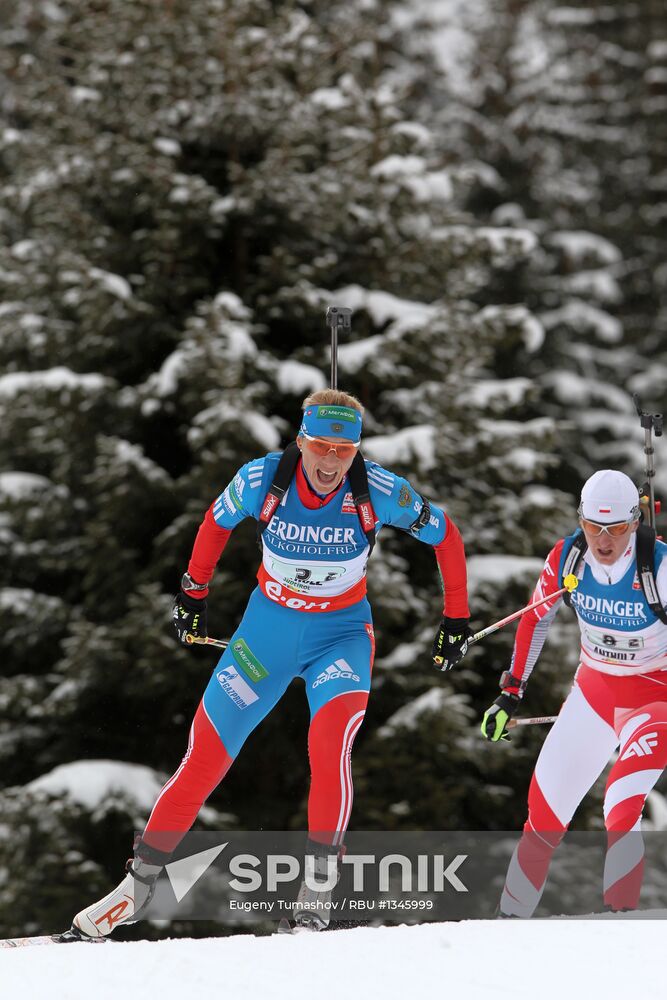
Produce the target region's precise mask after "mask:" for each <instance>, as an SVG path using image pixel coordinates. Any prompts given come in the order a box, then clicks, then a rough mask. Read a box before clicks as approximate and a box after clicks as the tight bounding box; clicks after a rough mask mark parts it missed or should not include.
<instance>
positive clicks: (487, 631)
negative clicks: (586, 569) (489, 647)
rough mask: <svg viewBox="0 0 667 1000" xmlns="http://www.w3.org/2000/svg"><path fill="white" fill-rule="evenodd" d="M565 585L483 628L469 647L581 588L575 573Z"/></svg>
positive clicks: (471, 640) (570, 574)
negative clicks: (542, 606)
mask: <svg viewBox="0 0 667 1000" xmlns="http://www.w3.org/2000/svg"><path fill="white" fill-rule="evenodd" d="M563 584H564V586H562V587H561V589H560V590H556V591H554V593H553V594H549V595H548V596H547V597H541V598H540V599H539V601H533V603H532V604H527V605H526V607H525V608H521V609H520V610H519V611H515V612H514V613H513V614H511V615H508V616H507V618H501V620H500V621H499V622H495V623H494V624H493V625H489V627H488V628H483V629H482V631H481V632H475V634H474V635H472V636H471V637H470V638H469V639H468V645H470V644H471V643H473V642H479V640H480V639H486V637H487V635H491V633H492V632H496V631H497V630H498V629H499V628H502V627H503V625H509V623H510V622H513V621H514V620H515V619H516V618H520V617H521V615H525V614H527V613H528V612H529V611H532V610H533V609H534V608H539V606H540V605H541V604H546V603H547V601H553V599H554V598H555V597H560V596H561V595H562V594H568V593H569V594H571V593H572V591H573V590H576V588H577V587H578V586H579V580H578V579H577V577H576V576H575V575H574V573H568V575H567V576H566V577H565V579H564V580H563Z"/></svg>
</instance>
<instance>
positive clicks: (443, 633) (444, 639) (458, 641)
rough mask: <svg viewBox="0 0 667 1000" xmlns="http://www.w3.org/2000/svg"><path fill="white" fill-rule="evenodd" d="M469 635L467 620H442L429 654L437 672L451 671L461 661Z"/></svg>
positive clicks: (466, 647)
mask: <svg viewBox="0 0 667 1000" xmlns="http://www.w3.org/2000/svg"><path fill="white" fill-rule="evenodd" d="M471 635H472V632H471V631H470V627H469V625H468V619H467V618H443V619H442V621H441V622H440V628H439V629H438V634H437V635H436V637H435V639H434V640H433V652H432V654H431V655H432V656H433V660H434V662H435V665H436V667H437V668H438V670H451V668H452V667H453V666H455V664H457V663H458V662H459V660H462V659H463V657H464V656H465V655H466V650H467V649H468V639H469V638H470V636H471Z"/></svg>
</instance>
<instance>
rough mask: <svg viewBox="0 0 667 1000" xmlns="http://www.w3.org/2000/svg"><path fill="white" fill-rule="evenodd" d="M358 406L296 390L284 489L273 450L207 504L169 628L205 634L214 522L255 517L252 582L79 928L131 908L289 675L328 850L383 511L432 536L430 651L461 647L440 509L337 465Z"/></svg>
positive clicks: (356, 718)
mask: <svg viewBox="0 0 667 1000" xmlns="http://www.w3.org/2000/svg"><path fill="white" fill-rule="evenodd" d="M362 416H363V407H362V405H361V403H359V401H358V400H357V399H355V398H354V397H353V396H350V395H348V394H347V393H344V392H340V391H338V390H333V389H327V390H323V391H321V392H317V393H314V394H312V395H311V396H309V397H308V398H307V399H306V400H305V402H304V413H303V420H302V424H301V427H300V430H299V434H298V437H297V445H298V448H299V452H300V454H299V453H297V452H296V450H295V452H294V462H295V463H296V464H295V466H294V469H293V474H292V475H291V479H290V481H289V483H286V484H285V486H286V488H285V490H284V492H283V491H281V489H273V487H274V486H276V484H277V479H276V476H278V475H279V473H278V467H279V462H280V459H281V456H280V454H268V455H266V456H264V457H263V458H258V459H255V460H253V461H251V462H248V463H247V464H246V465H244V466H243V467H242V468H241V469H240V470H239V471H238V473H237V474H236V475H235V476H234V479H233V480H232V482H231V483H229V485H228V486H227V487H226V489H225V490H224V491H223V492H222V493H221V494H220V496H219V497H218V498H217V499H216V500H215V501H214V503H213V504H212V505H211V507H210V508H209V510H208V511H207V513H206V516H205V518H204V521H203V523H202V524H201V526H200V528H199V532H198V534H197V538H196V540H195V544H194V548H193V552H192V557H191V559H190V563H189V565H188V571H187V573H186V574H185V575H184V577H183V580H182V582H181V588H182V589H181V592H180V594H179V595H178V596H177V598H176V600H175V602H174V624H175V626H176V629H177V631H178V635H179V639H180V640H181V641H182V642H184V641H185V639H186V636H187V635H188V633H190V634H192V635H196V636H205V635H206V595H207V593H208V584H209V581H210V579H211V577H212V576H213V572H214V569H215V566H216V564H217V562H218V559H219V558H220V555H221V554H222V551H223V549H224V547H225V545H226V543H227V539H228V538H229V535H230V534H231V532H232V531H233V529H234V528H235V527H236V526H237V525H238V524H240V523H241V521H243V520H244V519H245V518H247V517H253V518H255V519H256V520H258V523H259V524H260V526H261V528H262V529H263V530H262V533H261V543H262V563H261V565H260V568H259V571H258V574H257V579H258V586H257V587H256V589H255V590H254V591H253V593H252V595H251V597H250V601H249V603H248V606H247V609H246V612H245V614H244V615H243V619H242V620H241V623H240V625H239V627H238V629H237V630H236V632H235V633H234V635H233V636H232V638H231V641H230V643H229V646H228V648H227V649H226V651H225V653H224V655H223V656H222V657H221V659H220V662H219V663H218V665H217V667H216V668H215V670H214V672H213V676H212V677H211V680H210V682H209V684H208V687H207V688H206V690H205V692H204V697H203V699H202V701H201V703H200V705H199V708H198V709H197V712H196V715H195V718H194V721H193V723H192V727H191V729H190V739H189V743H188V748H187V751H186V753H185V756H184V757H183V760H182V762H181V765H180V767H179V768H178V770H177V771H176V773H175V774H174V775H173V777H172V778H170V780H169V781H168V782H167V783H166V785H165V786H164V788H163V789H162V791H161V793H160V795H159V797H158V800H157V802H156V803H155V807H154V809H153V811H152V813H151V816H150V818H149V820H148V823H147V825H146V828H145V830H144V832H143V835H142V837H141V838H140V840H139V841H138V842H137V844H136V845H135V857H134V859H133V861H132V863H131V864H129V863H128V874H127V876H126V878H125V879H124V880H123V882H121V884H120V885H119V886H118V888H117V889H115V890H113V892H111V893H110V894H109V895H108V896H106V897H105V898H104V899H103V900H100V901H99V902H97V903H94V904H93V905H92V906H89V907H87V908H86V909H84V910H82V911H81V912H80V913H79V914H77V916H76V917H75V921H74V927H75V928H77V929H78V930H79V931H81V932H83V933H84V934H86V935H89V936H94V937H99V936H101V935H105V934H108V933H110V932H111V931H112V930H113V928H114V927H115V926H116V925H117V924H121V923H127V922H129V921H130V920H132V919H133V918H135V913H136V911H137V910H138V909H139V908H140V907H141V905H143V904H144V903H145V902H146V898H147V896H148V894H149V892H150V888H151V885H152V883H153V882H154V881H155V878H156V877H157V874H158V873H159V871H160V869H161V867H162V865H164V864H165V863H166V861H167V860H168V857H169V855H170V852H172V851H173V850H174V848H175V847H176V845H177V844H178V842H179V841H180V839H181V838H182V837H183V836H184V834H185V833H186V831H187V830H189V829H190V827H191V825H192V823H193V822H194V820H195V818H196V816H197V813H198V812H199V809H200V808H201V806H202V804H203V803H204V802H205V800H206V799H207V797H208V796H209V795H210V794H211V792H212V791H213V790H214V788H215V787H216V786H217V785H218V783H219V782H220V781H221V780H222V778H223V777H224V775H225V774H226V773H227V771H228V770H229V768H230V766H231V764H232V762H233V760H234V758H235V757H236V755H237V754H238V753H239V751H240V749H241V747H242V746H243V743H244V741H245V740H246V738H247V737H248V735H249V734H250V733H251V732H252V730H253V729H254V728H255V726H257V725H258V723H259V722H261V721H262V719H263V718H264V717H265V716H266V715H267V713H268V712H270V711H271V709H272V708H273V706H274V705H275V704H276V703H277V701H278V700H279V699H280V698H281V696H282V695H283V693H284V692H285V690H286V688H287V686H288V685H289V683H290V681H292V679H293V678H295V677H301V678H302V679H303V681H304V683H305V686H306V693H307V697H308V703H309V707H310V716H311V721H310V728H309V733H308V752H309V757H310V769H311V784H310V793H309V799H308V829H309V843H310V845H311V849H313V850H315V851H316V852H317V850H318V849H319V850H320V852H321V853H322V854H323V855H325V854H326V853H327V852H329V851H331V850H334V851H339V850H340V847H341V844H342V838H343V835H344V833H345V830H346V828H347V824H348V821H349V819H350V812H351V809H352V776H351V752H352V745H353V743H354V738H355V736H356V734H357V732H358V731H359V728H360V727H361V724H362V722H363V719H364V712H365V710H366V704H367V702H368V695H369V690H370V682H371V668H372V664H373V653H374V637H373V625H372V618H371V609H370V606H369V604H368V601H367V599H366V563H367V560H368V556H369V554H370V549H371V547H372V542H373V540H374V534H375V531H376V530H378V529H379V527H381V526H382V525H383V524H391V525H394V526H395V527H397V528H403V529H405V530H406V531H408V532H410V533H411V534H413V535H414V536H415V537H416V538H417V539H419V540H420V541H422V542H425V543H427V544H429V545H432V546H433V548H434V550H435V555H436V559H437V563H438V567H439V570H440V573H441V576H442V581H443V587H444V599H445V614H446V617H443V619H442V622H441V625H440V628H439V630H438V634H437V636H436V639H435V642H434V646H433V656H434V659H436V658H437V660H436V662H437V665H438V666H440V667H441V669H448V668H449V667H451V666H453V665H454V664H455V663H457V662H458V661H459V660H460V659H461V658H462V656H463V655H464V654H465V651H466V648H467V639H468V636H469V635H470V630H469V628H468V618H469V610H468V599H467V585H466V566H465V554H464V549H463V542H462V540H461V536H460V534H459V532H458V530H457V528H456V526H455V524H454V523H453V522H452V521H451V520H450V518H448V517H447V515H446V514H445V513H444V512H443V511H442V510H441V509H440V508H438V507H437V506H435V505H433V504H429V502H428V501H425V500H423V499H422V498H421V497H420V495H419V494H418V493H417V492H416V491H415V490H414V489H413V487H412V486H411V485H410V484H409V483H408V482H407V481H406V480H405V479H402V478H401V477H399V476H396V475H394V474H393V473H391V472H388V471H387V470H386V469H383V468H382V467H381V466H379V465H376V464H375V463H374V462H365V463H363V462H361V461H359V462H357V463H355V466H354V468H355V469H356V468H358V467H359V466H360V465H361V467H362V470H363V468H364V467H365V473H364V472H363V471H362V473H361V475H362V478H363V480H364V481H363V483H362V486H363V487H366V489H367V493H366V495H365V497H363V496H362V497H361V498H360V497H359V496H357V495H356V493H355V484H354V483H353V482H352V480H353V479H354V480H356V474H353V473H354V469H352V466H353V462H354V459H355V456H356V454H357V451H358V448H359V445H360V441H361V427H362ZM297 459H298V460H297ZM366 479H367V485H366V481H365V480H366ZM357 485H358V484H357ZM361 492H362V493H363V489H362V490H361ZM304 891H305V889H304ZM295 916H296V917H297V919H298V918H299V913H298V912H297V913H296V914H295ZM304 922H305V921H304ZM311 923H312V921H311ZM316 923H317V922H316ZM322 923H326V920H321V921H319V924H320V925H321V924H322Z"/></svg>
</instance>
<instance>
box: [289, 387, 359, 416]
mask: <svg viewBox="0 0 667 1000" xmlns="http://www.w3.org/2000/svg"><path fill="white" fill-rule="evenodd" d="M308 406H349V407H350V409H352V410H358V411H359V413H360V414H361V415H362V417H363V415H364V406H363V403H360V402H359V400H358V399H357V397H356V396H351V395H350V393H349V392H343V391H342V390H341V389H319V390H318V391H317V392H311V393H310V395H309V396H306V398H305V399H304V401H303V403H302V404H301V407H302V409H304V410H305V409H306V408H307V407H308Z"/></svg>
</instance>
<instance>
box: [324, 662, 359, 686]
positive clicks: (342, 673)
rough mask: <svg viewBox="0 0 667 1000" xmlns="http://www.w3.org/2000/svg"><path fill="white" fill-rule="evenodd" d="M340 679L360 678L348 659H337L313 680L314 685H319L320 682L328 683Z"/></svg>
mask: <svg viewBox="0 0 667 1000" xmlns="http://www.w3.org/2000/svg"><path fill="white" fill-rule="evenodd" d="M338 680H346V681H347V680H351V681H358V680H359V674H355V672H354V671H353V670H352V667H351V666H350V664H349V663H348V662H347V660H343V659H340V660H336V661H335V662H334V663H332V664H331V665H330V666H328V667H326V668H325V669H324V670H323V671H322V673H321V674H318V675H317V677H316V678H315V680H314V681H313V687H314V688H316V687H319V686H320V684H326V683H327V681H338Z"/></svg>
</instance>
